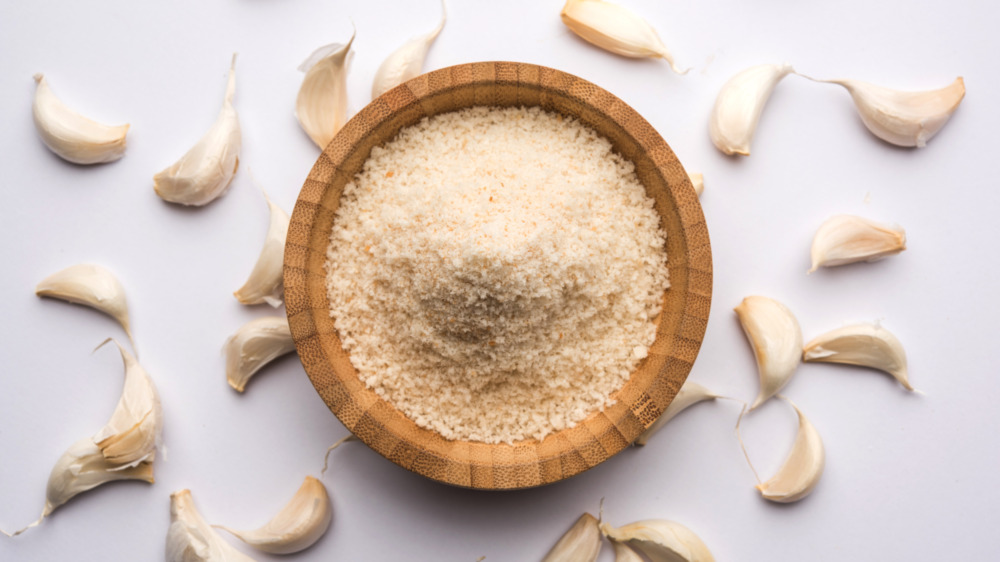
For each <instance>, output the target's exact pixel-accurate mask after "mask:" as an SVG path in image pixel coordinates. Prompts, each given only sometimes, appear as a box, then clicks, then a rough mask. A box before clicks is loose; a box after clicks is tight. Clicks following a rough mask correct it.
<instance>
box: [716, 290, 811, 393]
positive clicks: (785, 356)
mask: <svg viewBox="0 0 1000 562" xmlns="http://www.w3.org/2000/svg"><path fill="white" fill-rule="evenodd" d="M733 310H735V311H736V315H737V316H738V317H739V319H740V325H741V326H742V327H743V332H744V333H745V334H746V336H747V339H748V340H750V347H751V348H753V355H754V358H755V359H756V360H757V371H758V375H759V377H760V393H759V394H757V398H756V399H755V400H754V402H753V404H752V405H751V406H750V409H751V410H753V409H754V408H756V407H757V406H760V405H761V404H763V403H764V402H765V401H766V400H767V399H768V398H770V397H772V396H774V395H775V394H777V393H778V391H780V390H781V389H782V388H784V386H785V385H786V384H788V381H789V380H791V378H792V375H793V374H795V369H796V368H797V367H798V366H799V362H800V361H801V358H802V352H801V349H802V331H801V330H800V329H799V323H798V321H797V320H796V319H795V316H794V315H793V314H792V311H790V310H788V307H786V306H785V305H783V304H781V303H780V302H778V301H776V300H774V299H770V298H767V297H761V296H749V297H747V298H745V299H743V302H741V303H740V305H739V306H737V307H736V308H734V309H733Z"/></svg>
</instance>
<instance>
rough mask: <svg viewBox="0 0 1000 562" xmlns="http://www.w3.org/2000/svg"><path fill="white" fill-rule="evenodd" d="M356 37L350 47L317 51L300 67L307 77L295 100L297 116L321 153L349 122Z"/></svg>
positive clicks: (323, 48) (338, 45) (331, 47)
mask: <svg viewBox="0 0 1000 562" xmlns="http://www.w3.org/2000/svg"><path fill="white" fill-rule="evenodd" d="M354 35H355V34H354V33H352V34H351V39H350V40H349V41H348V42H347V44H346V45H341V44H339V43H333V44H330V45H325V46H323V47H320V48H319V49H316V51H314V52H313V54H311V55H309V58H308V59H306V61H305V62H304V63H302V65H301V66H299V70H301V71H302V72H305V73H306V77H305V78H303V79H302V86H300V87H299V95H298V97H297V98H296V99H295V117H296V119H298V120H299V124H300V125H302V129H303V130H305V132H306V134H307V135H309V138H311V139H312V141H313V142H314V143H316V146H318V147H319V148H320V150H323V149H325V148H326V145H328V144H330V141H331V140H333V137H334V135H336V134H337V131H339V130H340V129H341V127H343V126H344V123H347V71H348V69H349V67H350V63H351V59H352V58H353V53H351V44H353V43H354Z"/></svg>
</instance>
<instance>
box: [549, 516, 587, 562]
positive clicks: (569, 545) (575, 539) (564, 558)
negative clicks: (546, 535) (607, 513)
mask: <svg viewBox="0 0 1000 562" xmlns="http://www.w3.org/2000/svg"><path fill="white" fill-rule="evenodd" d="M600 553H601V530H600V527H599V525H598V521H597V519H595V518H594V516H593V515H591V514H589V513H584V514H583V515H581V516H580V518H579V519H577V520H576V523H574V524H573V526H572V527H570V528H569V530H568V531H566V533H565V534H564V535H563V536H562V537H560V538H559V541H558V542H556V544H555V545H553V546H552V549H551V550H549V552H548V554H546V555H545V558H542V562H594V561H595V560H597V556H598V555H599V554H600Z"/></svg>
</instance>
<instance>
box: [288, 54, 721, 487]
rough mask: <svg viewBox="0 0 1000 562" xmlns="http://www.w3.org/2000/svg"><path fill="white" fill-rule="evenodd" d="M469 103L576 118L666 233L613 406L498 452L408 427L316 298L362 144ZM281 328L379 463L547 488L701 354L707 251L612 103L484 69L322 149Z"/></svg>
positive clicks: (649, 413)
mask: <svg viewBox="0 0 1000 562" xmlns="http://www.w3.org/2000/svg"><path fill="white" fill-rule="evenodd" d="M475 105H494V106H512V105H517V106H520V105H523V106H541V107H542V108H544V109H546V110H549V111H555V112H559V113H563V114H565V115H569V116H573V117H576V118H578V119H579V120H580V121H581V122H583V123H584V124H586V125H588V126H590V127H592V128H593V129H595V130H597V131H598V132H599V133H601V134H602V135H604V136H605V137H607V138H608V139H609V140H610V141H611V143H612V145H613V146H614V149H615V151H616V152H619V153H620V154H622V155H623V156H625V157H627V158H628V159H630V160H631V161H632V162H633V163H634V164H635V168H636V173H637V175H638V176H639V179H640V180H641V181H642V183H643V185H644V186H645V187H646V191H647V193H648V194H649V195H650V197H651V198H652V199H654V201H655V203H656V210H657V212H658V213H659V214H660V218H661V224H662V226H663V228H664V229H665V230H666V232H667V258H668V263H667V266H668V268H669V270H670V283H671V287H670V289H669V290H668V291H667V292H666V294H665V295H664V309H663V313H662V314H661V315H660V317H659V319H658V327H657V334H656V341H655V342H654V343H653V345H652V346H651V348H650V350H649V356H648V357H647V358H646V359H645V360H644V361H643V362H642V363H641V364H640V365H639V367H638V369H637V370H636V372H635V373H633V375H632V377H631V378H630V379H629V381H628V382H627V383H626V384H625V385H624V386H623V387H622V388H621V390H619V391H618V392H617V393H615V395H614V399H615V401H616V402H615V404H614V405H613V406H611V407H609V408H607V409H605V411H603V412H596V413H594V414H592V415H590V416H589V417H587V418H586V419H584V420H583V421H582V422H580V423H578V424H577V425H576V426H574V427H572V428H570V429H565V430H562V431H560V432H557V433H554V434H551V435H549V436H547V437H546V438H545V439H543V440H542V441H537V440H534V439H529V440H525V441H521V442H518V443H515V444H513V445H507V444H493V445H490V444H485V443H479V442H470V441H448V440H446V439H444V438H443V437H441V436H440V435H439V434H437V433H436V432H433V431H430V430H427V429H423V428H420V427H418V426H417V425H416V424H415V423H413V422H412V421H410V420H409V419H408V418H406V417H405V416H404V415H403V414H402V413H401V412H399V411H398V410H396V409H395V408H394V407H393V406H392V405H390V404H389V403H388V402H386V401H385V400H383V399H382V398H380V397H378V396H377V395H376V394H375V393H374V392H373V391H372V390H370V389H369V388H367V387H366V386H365V385H364V383H363V382H362V381H361V380H360V379H359V378H358V376H357V372H356V371H355V370H354V367H353V366H352V365H351V362H350V359H349V357H348V355H347V353H346V352H345V351H344V350H343V348H342V346H341V342H340V339H339V338H338V336H337V333H336V330H335V329H334V323H333V319H332V318H331V317H330V306H329V301H328V299H327V295H326V274H325V271H324V263H325V262H326V248H327V244H328V241H329V236H330V232H331V229H332V225H333V221H334V215H335V212H336V211H337V207H338V205H339V202H340V195H341V193H342V191H343V188H344V185H345V184H346V183H347V182H348V181H349V180H350V179H351V178H353V177H354V175H355V174H356V173H358V172H359V171H360V170H361V167H362V165H363V163H364V162H365V160H366V159H367V158H368V156H369V154H370V152H371V149H372V147H374V146H376V145H378V144H381V143H383V142H385V141H387V140H389V139H391V138H393V137H394V136H395V135H396V133H397V132H398V131H399V130H400V129H401V128H403V127H405V126H408V125H411V124H413V123H416V122H417V121H419V120H420V119H421V118H423V117H425V116H430V115H435V114H438V113H444V112H448V111H453V110H457V109H461V108H465V107H470V106H475ZM284 277H285V299H286V307H287V314H288V322H289V325H290V327H291V331H292V336H293V337H294V339H295V346H296V349H297V350H298V353H299V357H300V358H301V360H302V365H303V366H304V367H305V370H306V373H307V374H308V375H309V378H310V380H312V383H313V385H314V386H315V387H316V390H317V391H318V392H319V394H320V396H321V397H322V398H323V401H324V402H326V404H327V406H329V408H330V410H331V411H332V412H333V413H334V415H336V416H337V418H339V419H340V421H341V422H343V424H344V425H345V426H347V429H348V430H350V431H351V432H352V433H353V434H354V435H356V436H357V437H358V438H360V439H361V441H363V442H365V443H366V444H367V445H368V446H369V447H371V448H372V449H374V450H375V451H377V452H378V453H379V454H381V455H382V456H384V457H385V458H387V459H389V460H391V461H392V462H394V463H396V464H398V465H399V466H401V467H403V468H405V469H407V470H410V471H413V472H416V473H417V474H422V475H423V476H426V477H428V478H431V479H434V480H437V481H440V482H444V483H447V484H452V485H455V486H462V487H466V488H477V489H491V490H499V489H517V488H530V487H533V486H540V485H542V484H550V483H552V482H557V481H559V480H563V479H565V478H569V477H570V476H573V475H576V474H579V473H581V472H583V471H585V470H587V469H589V468H592V467H594V466H596V465H598V464H599V463H601V462H603V461H605V460H607V459H608V458H610V457H611V456H613V455H614V454H616V453H618V452H619V451H621V450H622V449H624V448H625V447H627V446H628V445H629V443H631V442H632V441H633V440H634V439H635V438H636V437H637V436H638V435H639V434H640V433H642V431H643V430H644V429H645V428H647V427H649V425H650V424H652V423H653V421H654V420H655V419H656V418H657V417H658V416H659V415H660V414H661V413H662V412H663V410H664V408H666V407H667V405H668V404H670V402H671V400H673V398H674V395H676V394H677V391H678V389H680V387H681V385H682V384H683V383H684V380H685V379H686V378H687V375H688V373H689V372H690V370H691V366H692V364H693V362H694V360H695V357H696V356H697V355H698V350H699V348H700V347H701V342H702V338H703V336H704V335H705V326H706V323H707V321H708V312H709V307H710V305H711V297H712V252H711V246H710V244H709V239H708V229H707V228H706V225H705V218H704V216H703V215H702V211H701V205H700V204H699V203H698V197H697V196H696V195H695V192H694V189H693V188H692V186H691V183H690V181H689V180H688V177H687V173H686V172H685V171H684V168H683V167H682V166H681V163H680V161H678V159H677V157H676V156H675V155H674V153H673V151H671V150H670V147H668V146H667V144H666V142H664V141H663V138H661V137H660V135H659V134H658V133H657V132H656V130H655V129H653V127H652V126H651V125H650V124H649V123H648V122H646V120H645V119H643V118H642V117H641V116H640V115H639V114H638V113H636V112H635V110H633V109H632V108H631V107H629V106H628V105H626V104H625V103H624V102H622V101H621V100H620V99H618V98H617V97H615V96H613V95H612V94H610V93H608V92H607V91H605V90H603V89H601V88H600V87H598V86H596V85H594V84H592V83H590V82H587V81H586V80H583V79H581V78H578V77H576V76H573V75H570V74H567V73H565V72H560V71H558V70H553V69H551V68H546V67H543V66H536V65H533V64H524V63H514V62H481V63H471V64H462V65H457V66H452V67H449V68H443V69H441V70H436V71H434V72H430V73H427V74H424V75H422V76H418V77H417V78H414V79H413V80H410V81H409V82H406V83H405V84H402V85H401V86H398V87H396V88H394V89H392V90H390V91H388V92H386V93H385V94H383V95H382V96H380V97H379V98H378V99H376V100H374V101H373V102H372V103H370V104H369V105H368V106H367V107H365V108H364V109H363V110H361V112H359V113H358V114H357V115H356V116H354V118H353V119H351V120H350V122H348V123H347V125H345V126H344V128H343V129H342V130H341V131H340V132H339V133H338V134H337V136H336V137H335V138H334V139H333V141H331V143H330V145H329V146H327V147H326V149H325V150H324V151H323V153H322V154H321V155H320V157H319V159H318V160H317V161H316V165H315V166H314V167H313V169H312V171H311V172H310V173H309V177H308V179H307V180H306V182H305V185H304V186H303V187H302V191H301V193H300V194H299V198H298V201H297V202H296V203H295V210H294V212H293V213H292V218H291V224H290V226H289V229H288V241H287V244H286V246H285V264H284Z"/></svg>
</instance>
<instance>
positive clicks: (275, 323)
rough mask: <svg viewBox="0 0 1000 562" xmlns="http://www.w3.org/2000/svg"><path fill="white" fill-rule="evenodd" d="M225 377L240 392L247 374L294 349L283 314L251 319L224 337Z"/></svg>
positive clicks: (290, 332)
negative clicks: (227, 336) (233, 332)
mask: <svg viewBox="0 0 1000 562" xmlns="http://www.w3.org/2000/svg"><path fill="white" fill-rule="evenodd" d="M223 351H224V352H225V354H226V380H227V381H229V386H231V387H233V389H235V390H236V391H237V392H243V389H244V388H245V387H246V384H247V382H249V380H250V378H251V377H252V376H253V375H254V374H255V373H256V372H257V371H259V370H260V369H261V367H263V366H264V365H267V364H268V363H270V362H271V361H274V360H275V359H277V358H278V357H281V356H282V355H284V354H286V353H291V352H292V351H295V341H294V340H292V331H291V330H290V329H289V328H288V320H286V319H285V317H283V316H265V317H262V318H257V319H254V320H251V321H249V322H247V323H246V324H244V325H243V326H241V327H240V329H239V330H237V331H236V333H235V334H233V335H232V336H230V337H229V339H228V340H226V346H225V348H224V349H223Z"/></svg>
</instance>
